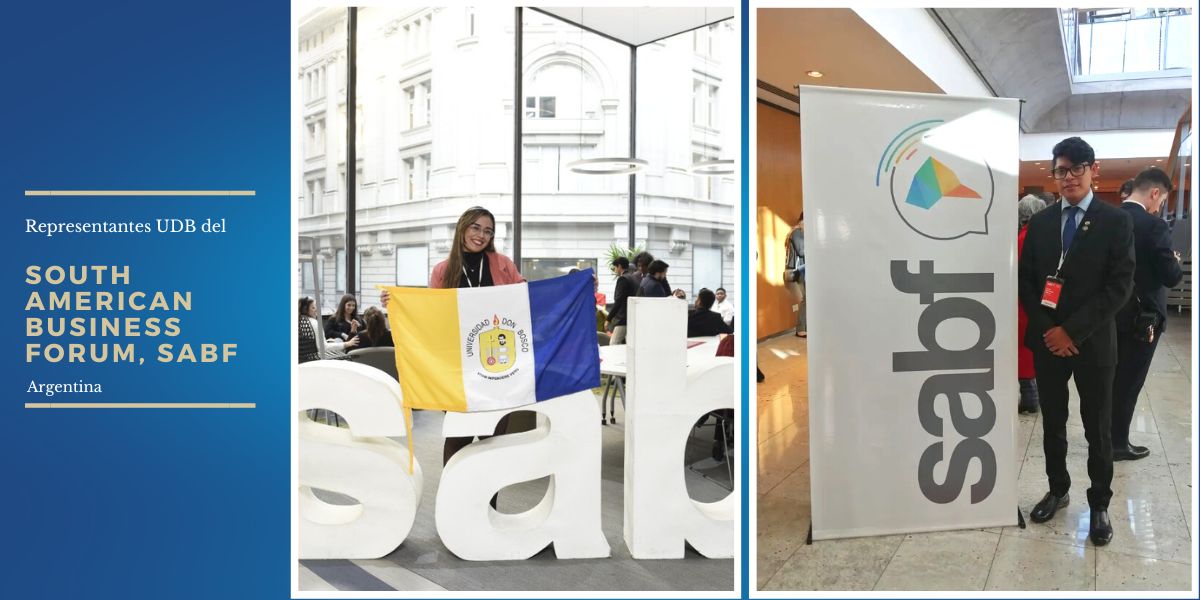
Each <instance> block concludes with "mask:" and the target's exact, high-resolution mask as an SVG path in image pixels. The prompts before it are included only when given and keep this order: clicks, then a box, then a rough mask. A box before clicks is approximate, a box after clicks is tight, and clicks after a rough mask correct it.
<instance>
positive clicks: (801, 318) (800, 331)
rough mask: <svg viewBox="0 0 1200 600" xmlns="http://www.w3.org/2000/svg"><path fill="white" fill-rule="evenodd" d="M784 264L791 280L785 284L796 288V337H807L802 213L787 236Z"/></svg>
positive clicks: (802, 212) (801, 212)
mask: <svg viewBox="0 0 1200 600" xmlns="http://www.w3.org/2000/svg"><path fill="white" fill-rule="evenodd" d="M784 264H786V265H787V271H786V272H787V273H790V274H791V276H792V280H791V281H790V282H785V283H791V284H793V285H794V286H795V288H796V289H795V294H796V305H797V306H798V307H799V310H797V311H796V337H808V316H807V309H806V308H805V306H804V304H805V302H804V300H805V296H806V295H807V291H808V290H807V288H806V287H805V284H804V266H805V263H804V211H800V218H799V219H797V220H796V226H795V227H793V228H792V231H791V233H789V234H788V237H787V261H786V262H785V263H784Z"/></svg>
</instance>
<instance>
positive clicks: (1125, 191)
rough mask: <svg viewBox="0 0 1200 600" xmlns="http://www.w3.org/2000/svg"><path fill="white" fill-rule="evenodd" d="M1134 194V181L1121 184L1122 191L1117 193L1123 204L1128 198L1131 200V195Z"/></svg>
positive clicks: (1128, 180) (1129, 180) (1130, 180)
mask: <svg viewBox="0 0 1200 600" xmlns="http://www.w3.org/2000/svg"><path fill="white" fill-rule="evenodd" d="M1132 193H1133V180H1132V179H1127V180H1126V181H1125V183H1122V184H1121V189H1120V191H1118V192H1117V195H1118V196H1120V197H1121V202H1124V201H1125V200H1126V199H1127V198H1129V195H1130V194H1132Z"/></svg>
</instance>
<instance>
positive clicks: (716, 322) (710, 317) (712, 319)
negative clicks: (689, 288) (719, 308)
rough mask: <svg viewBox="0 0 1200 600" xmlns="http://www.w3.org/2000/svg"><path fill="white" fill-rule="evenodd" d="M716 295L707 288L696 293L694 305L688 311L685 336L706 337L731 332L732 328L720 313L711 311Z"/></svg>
mask: <svg viewBox="0 0 1200 600" xmlns="http://www.w3.org/2000/svg"><path fill="white" fill-rule="evenodd" d="M716 301H717V295H716V294H714V293H713V292H712V290H710V289H708V288H704V289H702V290H700V292H699V293H698V294H696V306H695V308H693V309H692V310H691V311H689V312H688V320H687V336H688V337H706V336H711V335H719V334H722V333H733V328H732V327H730V326H729V325H727V324H726V323H725V319H722V318H721V313H716V312H713V311H712V307H713V304H714V303H715V302H716Z"/></svg>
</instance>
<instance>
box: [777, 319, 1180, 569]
mask: <svg viewBox="0 0 1200 600" xmlns="http://www.w3.org/2000/svg"><path fill="white" fill-rule="evenodd" d="M1168 327H1169V329H1168V331H1167V332H1166V336H1165V337H1164V338H1163V340H1162V342H1160V343H1159V346H1158V351H1157V352H1156V353H1155V357H1154V362H1153V363H1152V364H1151V371H1150V377H1149V379H1148V381H1147V383H1146V386H1145V388H1144V389H1143V391H1142V396H1141V398H1140V399H1139V400H1138V408H1137V414H1136V416H1135V418H1134V423H1133V433H1132V435H1131V436H1130V437H1131V438H1132V441H1133V443H1135V444H1140V445H1144V446H1148V447H1149V448H1150V452H1151V455H1150V456H1149V457H1148V458H1145V459H1143V460H1140V461H1136V462H1123V463H1116V465H1115V474H1114V480H1113V489H1114V492H1115V494H1116V495H1115V496H1114V498H1113V501H1112V505H1111V506H1110V509H1109V513H1110V516H1111V518H1112V522H1113V529H1114V532H1115V534H1114V537H1113V541H1112V543H1111V544H1110V545H1108V546H1106V547H1103V548H1096V547H1094V546H1092V545H1091V543H1090V542H1088V541H1087V530H1088V514H1089V513H1088V508H1087V502H1086V499H1085V495H1084V489H1085V488H1086V487H1087V485H1086V482H1087V480H1088V478H1087V468H1086V458H1087V445H1086V442H1085V441H1084V439H1083V426H1082V424H1080V422H1079V418H1078V416H1077V415H1078V414H1079V410H1078V399H1076V398H1074V393H1075V390H1074V388H1073V387H1072V388H1071V392H1072V403H1073V404H1074V406H1072V407H1071V415H1072V419H1071V421H1070V423H1071V424H1070V425H1069V426H1068V430H1069V435H1070V451H1069V455H1068V458H1067V462H1068V467H1069V468H1070V471H1071V479H1072V480H1073V481H1074V482H1076V483H1077V484H1082V485H1076V486H1075V487H1074V488H1073V489H1072V492H1073V494H1072V495H1073V496H1074V497H1073V498H1072V500H1074V501H1073V502H1071V504H1070V505H1069V506H1068V507H1067V508H1066V509H1065V513H1066V514H1062V513H1060V514H1059V515H1058V516H1056V517H1055V518H1054V519H1052V520H1051V521H1050V522H1049V523H1045V524H1040V525H1039V524H1033V523H1029V524H1028V527H1027V528H1026V529H1019V528H1017V527H1004V528H998V529H986V530H965V531H948V532H939V533H928V534H915V535H893V536H884V537H874V538H858V539H845V540H830V541H821V542H816V543H814V544H812V545H806V544H805V537H806V535H807V533H808V526H809V522H810V518H811V517H810V515H811V508H810V506H811V505H810V500H809V473H808V398H807V389H808V372H807V367H806V349H807V346H806V342H805V340H802V339H800V338H796V337H794V336H792V335H785V336H781V337H777V338H774V339H771V340H767V341H765V342H763V343H761V344H759V345H758V364H759V368H761V369H762V371H763V373H764V374H765V375H766V381H764V382H763V383H760V384H758V440H759V441H758V534H757V538H758V558H757V567H758V574H757V580H758V581H757V586H758V588H759V589H763V590H935V589H941V590H1188V589H1190V588H1191V577H1192V571H1193V568H1192V565H1191V561H1192V545H1193V538H1192V530H1191V525H1192V509H1191V505H1192V476H1191V473H1192V444H1193V442H1192V408H1191V387H1192V385H1193V383H1192V375H1191V358H1192V357H1191V321H1190V318H1189V315H1188V314H1186V313H1185V314H1184V315H1182V316H1176V317H1174V318H1173V319H1172V320H1171V321H1170V324H1169V326H1168ZM1038 419H1039V416H1038V415H1023V416H1022V417H1021V418H1020V420H1019V428H1018V431H1017V436H1018V437H1017V448H1018V454H1019V459H1018V460H1019V461H1020V463H1021V466H1020V475H1019V477H1018V481H1017V486H1018V498H1019V499H1020V503H1021V509H1022V511H1024V513H1025V514H1026V515H1028V512H1029V509H1030V508H1032V506H1033V505H1034V504H1035V503H1036V502H1037V501H1038V500H1039V499H1040V498H1041V496H1042V494H1044V493H1045V491H1046V477H1045V471H1044V465H1045V456H1044V455H1043V452H1042V444H1041V438H1042V434H1041V423H1039V422H1038Z"/></svg>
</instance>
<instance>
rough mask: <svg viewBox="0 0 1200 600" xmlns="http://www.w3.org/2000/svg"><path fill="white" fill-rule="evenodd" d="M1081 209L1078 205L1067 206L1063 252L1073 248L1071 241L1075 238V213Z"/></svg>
mask: <svg viewBox="0 0 1200 600" xmlns="http://www.w3.org/2000/svg"><path fill="white" fill-rule="evenodd" d="M1079 210H1080V208H1079V207H1078V206H1070V207H1067V224H1066V225H1065V226H1063V234H1062V247H1063V254H1066V253H1067V251H1068V250H1070V249H1071V242H1072V241H1074V240H1075V227H1076V225H1075V215H1076V213H1078V212H1079Z"/></svg>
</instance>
